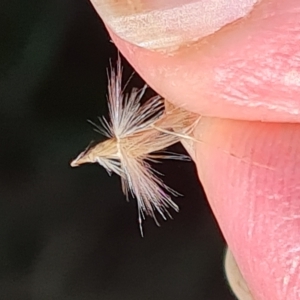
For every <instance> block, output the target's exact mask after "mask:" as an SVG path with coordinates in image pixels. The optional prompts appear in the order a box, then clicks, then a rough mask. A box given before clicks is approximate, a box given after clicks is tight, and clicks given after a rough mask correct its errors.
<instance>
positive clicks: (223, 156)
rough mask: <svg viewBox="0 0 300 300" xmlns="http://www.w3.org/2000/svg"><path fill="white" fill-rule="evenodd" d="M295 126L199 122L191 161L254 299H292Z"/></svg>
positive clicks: (299, 248)
mask: <svg viewBox="0 0 300 300" xmlns="http://www.w3.org/2000/svg"><path fill="white" fill-rule="evenodd" d="M299 134H300V125H299V124H280V123H261V122H247V121H234V120H224V119H217V118H202V119H201V122H200V124H199V126H198V128H197V132H196V136H197V138H198V139H199V140H201V141H203V142H202V143H197V145H194V146H195V152H194V153H193V154H192V156H193V157H194V159H195V161H196V164H197V168H198V173H199V177H200V178H201V182H202V183H203V186H204V189H205V191H206V194H207V196H208V199H209V202H210V205H211V207H212V209H213V212H214V214H215V216H216V218H217V220H218V222H219V224H220V227H221V229H222V232H223V234H224V236H225V239H226V241H227V243H228V245H229V248H230V249H231V251H232V252H233V254H234V257H235V259H236V261H237V264H238V265H239V267H240V270H241V273H242V274H243V276H244V278H245V280H246V282H247V284H248V286H249V289H250V290H251V293H252V295H253V297H254V299H274V300H275V299H278V300H279V299H299V295H300V264H299V263H300V259H299V257H300V239H299V228H300V218H299V212H300V201H299V199H300V188H299V183H298V178H299V176H300V169H299V168H298V164H299V160H300V142H299V138H298V136H299Z"/></svg>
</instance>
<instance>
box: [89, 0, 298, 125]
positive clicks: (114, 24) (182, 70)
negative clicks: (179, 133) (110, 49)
mask: <svg viewBox="0 0 300 300" xmlns="http://www.w3.org/2000/svg"><path fill="white" fill-rule="evenodd" d="M226 2H227V4H228V5H227V9H216V12H215V13H217V14H218V17H219V18H221V17H222V15H226V14H228V11H231V10H232V9H233V8H232V7H235V5H237V4H236V1H230V2H228V1H226ZM253 2H254V1H250V0H249V1H238V3H246V4H247V3H248V4H247V5H246V7H245V8H244V9H242V8H240V7H239V5H237V7H239V8H240V9H241V13H240V15H239V16H240V18H237V19H236V20H235V22H233V23H230V24H228V25H227V26H223V27H222V26H221V24H223V23H222V22H221V21H220V23H218V26H217V25H216V26H211V27H210V29H205V30H204V29H203V24H204V23H205V21H206V22H210V19H211V16H210V15H208V16H207V19H204V21H203V20H202V21H201V22H200V21H199V22H198V21H197V20H198V19H197V16H198V17H199V18H200V19H201V18H202V17H200V16H203V15H205V13H207V12H206V11H205V10H204V9H203V7H201V5H200V3H212V2H211V1H191V3H188V1H175V2H174V3H176V5H177V6H176V7H170V6H168V5H167V4H164V5H165V8H164V9H161V7H164V6H163V4H162V5H161V6H160V4H158V3H161V2H158V1H155V2H154V3H155V4H151V3H152V2H151V1H137V0H135V1H130V3H127V2H115V4H114V5H113V4H112V3H114V1H108V0H102V1H100V0H94V1H93V3H94V6H95V8H96V10H97V11H98V13H99V14H100V15H101V16H102V17H103V18H104V20H107V26H108V28H109V30H110V32H111V36H112V38H113V40H114V41H115V43H116V45H117V46H118V48H119V49H120V50H121V52H122V53H123V54H124V55H125V57H126V58H127V59H128V60H129V61H130V62H131V64H132V65H133V66H134V67H135V68H136V70H137V71H138V72H139V73H140V75H141V76H142V77H143V78H144V79H145V81H146V82H147V83H149V84H150V86H152V87H153V88H154V89H155V90H156V91H157V92H158V93H160V94H161V95H162V96H164V97H165V98H166V99H169V100H170V101H172V102H173V103H175V104H177V105H180V106H185V107H186V108H187V109H189V110H192V111H194V112H197V113H199V114H204V115H207V116H217V117H223V118H233V119H249V120H265V121H281V122H299V120H300V118H299V112H300V110H299V109H300V108H299V107H300V97H299V94H300V52H299V46H298V45H299V43H300V34H299V33H300V18H299V14H298V11H299V1H298V0H287V1H281V0H262V1H257V2H255V3H256V4H255V5H254V3H253ZM163 3H165V2H163ZM184 3H188V4H186V6H183V4H184ZM213 3H215V5H216V6H217V7H218V3H221V4H222V5H223V4H224V3H223V1H214V2H213ZM221 4H220V5H221ZM134 5H135V6H134ZM182 7H184V8H186V9H181V10H180V9H179V8H182ZM243 14H246V15H243ZM166 15H168V16H169V15H171V16H172V18H171V19H172V20H173V21H172V22H171V25H170V26H171V27H170V28H169V27H168V28H167V29H165V28H163V27H161V25H160V24H161V21H162V20H161V19H163V18H164V17H165V18H166V19H164V22H165V23H166V24H169V19H168V18H167V17H166ZM191 15H195V17H193V18H192V17H191ZM213 16H214V15H213ZM233 16H235V17H237V16H238V14H237V13H233ZM243 16H244V17H243ZM214 17H216V16H214ZM235 17H232V16H231V17H228V18H225V19H224V20H225V21H224V20H223V21H224V22H225V23H226V22H228V21H229V20H231V21H233V20H234V19H235ZM203 22H204V23H203ZM156 25H157V27H156ZM166 26H167V25H166ZM219 27H220V29H218V28H219ZM120 28H123V29H122V30H123V31H120V30H121V29H120ZM159 30H161V32H162V34H163V35H164V38H162V37H160V38H159V48H160V51H157V50H156V51H153V49H151V50H150V49H149V47H150V48H151V47H152V46H151V45H152V41H153V39H155V36H156V35H157V31H159ZM214 30H217V31H216V32H214ZM140 32H142V33H141V34H140ZM209 32H212V33H213V32H214V34H211V35H209V36H206V37H203V36H204V35H205V34H206V33H209ZM129 33H132V35H131V36H129V35H128V34H129ZM118 35H120V36H121V37H122V38H120V37H119V36H118ZM197 35H198V36H197ZM173 36H176V39H175V40H173V41H172V43H171V44H170V42H169V39H170V38H171V39H172V37H173ZM128 40H129V41H130V42H128ZM155 43H156V46H155V47H158V46H157V42H155ZM141 46H142V47H143V48H142V47H141ZM152 48H153V47H152Z"/></svg>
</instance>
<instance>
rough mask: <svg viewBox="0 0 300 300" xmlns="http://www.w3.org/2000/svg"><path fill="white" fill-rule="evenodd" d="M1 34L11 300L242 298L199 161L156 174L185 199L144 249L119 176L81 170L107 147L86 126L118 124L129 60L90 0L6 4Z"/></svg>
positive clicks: (0, 292)
mask: <svg viewBox="0 0 300 300" xmlns="http://www.w3.org/2000/svg"><path fill="white" fill-rule="evenodd" d="M0 26H1V27H0V28H1V29H0V116H1V119H0V120H1V121H0V122H1V126H0V130H1V148H0V164H1V167H0V299H2V300H6V299H9V300H10V299H12V300H19V299H20V300H48V299H57V300H60V299H63V300H68V299H70V300H71V299H74V300H77V299H78V300H81V299H84V300H94V299H103V300H107V299H109V300H115V299H116V300H119V299H122V300H127V299H130V300H135V299H139V300H140V299H155V300H160V299H164V300H169V299H170V300H171V299H172V300H177V299H178V300H180V299H185V300H194V299H209V300H214V299H216V300H219V299H224V300H227V299H234V297H233V296H232V294H231V292H230V291H229V288H228V287H227V283H226V279H225V275H224V272H223V256H224V250H225V244H224V241H223V238H222V236H221V233H220V231H219V229H218V226H217V224H216V222H215V219H214V217H213V215H212V213H211V210H210V208H209V207H208V204H207V201H206V199H205V195H204V193H203V190H202V188H201V186H200V184H199V182H198V179H197V176H196V170H195V167H194V165H193V163H192V162H178V161H168V162H164V163H163V164H159V165H158V166H156V168H157V169H158V170H159V171H161V172H162V173H164V174H165V176H164V180H165V182H166V183H167V184H168V185H169V186H171V187H172V188H174V189H176V190H177V191H178V192H180V193H181V194H182V195H184V196H182V197H178V198H176V199H175V202H176V203H177V204H178V205H179V206H180V213H178V214H177V213H175V212H172V215H173V217H174V219H173V220H169V221H167V222H164V221H161V227H160V228H159V227H157V226H156V225H155V224H154V222H153V220H152V219H150V218H147V220H146V221H145V222H144V234H145V237H144V238H141V236H140V232H139V228H138V223H137V209H136V203H135V201H134V200H131V201H130V202H126V201H125V198H124V196H123V195H122V192H121V187H120V182H119V178H118V177H117V176H112V177H109V176H108V175H107V173H106V171H105V170H104V169H103V168H101V167H100V166H97V165H85V166H83V167H80V168H75V169H72V168H71V167H70V166H69V162H70V161H71V159H73V158H75V157H76V156H77V154H78V153H79V152H80V151H82V150H83V149H84V148H85V147H86V146H87V145H88V144H89V142H90V141H91V140H97V141H100V140H101V139H103V137H101V136H100V135H98V134H97V133H95V132H94V131H93V130H92V127H91V125H90V124H88V123H87V122H86V120H87V119H90V120H92V121H96V120H97V116H101V115H103V114H104V115H107V106H106V91H107V88H106V86H107V77H106V74H107V73H106V70H107V67H108V66H109V59H110V58H111V59H112V61H113V62H115V60H116V56H117V51H116V48H115V46H114V45H113V44H112V43H111V41H110V39H109V36H108V35H107V33H106V31H105V28H104V26H103V24H102V21H101V20H100V18H99V17H98V15H97V14H96V12H95V11H94V9H93V7H92V6H91V4H90V3H89V1H87V0H44V1H38V0H27V1H20V0H1V3H0ZM123 64H124V68H125V70H124V73H125V77H126V78H128V76H130V74H131V73H132V72H133V70H132V68H131V67H130V66H129V65H128V64H127V63H126V62H125V60H123ZM142 85H143V82H142V80H141V79H140V78H139V77H138V75H135V76H134V78H133V80H132V81H131V82H130V84H129V89H130V86H142ZM153 93H154V92H153V91H152V92H151V91H149V96H150V95H151V94H153ZM172 150H173V151H176V152H181V153H183V152H184V149H183V148H182V147H181V146H180V145H176V146H175V147H173V149H172Z"/></svg>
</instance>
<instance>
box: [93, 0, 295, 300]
mask: <svg viewBox="0 0 300 300" xmlns="http://www.w3.org/2000/svg"><path fill="white" fill-rule="evenodd" d="M105 2H107V3H109V2H110V1H105ZM133 2H135V1H133ZM137 2H140V1H137ZM120 5H122V4H120ZM123 5H129V4H128V3H127V4H123ZM94 6H95V8H96V10H97V11H98V13H99V14H100V15H101V12H102V10H101V5H100V4H99V3H94ZM106 13H107V11H106ZM299 13H300V2H299V1H298V0H287V1H282V0H262V1H260V2H259V3H258V4H257V5H255V6H254V8H253V10H252V11H251V13H249V14H248V15H246V16H244V17H243V18H241V19H238V20H236V21H234V22H233V23H230V24H228V25H226V26H224V27H222V28H221V29H220V30H218V31H216V32H215V33H213V34H211V35H209V36H207V37H204V38H203V37H202V38H201V39H199V40H197V41H196V40H195V39H194V40H193V41H190V43H188V42H187V41H184V43H182V44H179V45H177V47H169V46H167V45H168V43H166V44H165V45H166V47H164V44H163V43H162V44H161V48H160V49H159V50H157V49H156V50H153V49H146V48H141V47H139V46H137V45H134V41H133V40H131V42H130V43H129V42H127V41H126V40H124V39H121V38H120V37H118V35H117V34H116V33H115V31H114V28H113V27H112V26H109V25H108V26H107V27H108V30H109V32H110V34H111V37H112V39H113V41H114V42H115V44H116V46H117V47H118V48H119V49H120V51H121V52H122V54H123V55H124V56H125V57H126V58H127V59H128V60H129V62H130V63H131V64H132V65H133V66H134V68H135V69H136V70H137V72H138V73H139V74H140V75H141V76H142V77H143V78H144V79H145V81H146V82H147V83H148V84H149V85H150V86H151V87H153V88H154V89H155V90H156V91H157V92H158V93H159V94H161V95H162V96H164V97H166V98H167V99H168V100H169V101H171V102H173V103H174V104H175V105H178V106H183V107H184V108H186V109H188V110H191V111H193V112H196V113H198V114H201V115H203V117H202V118H201V122H200V123H199V125H198V127H197V129H196V137H197V138H199V139H200V140H201V141H203V142H202V143H194V144H189V145H188V150H189V152H190V153H191V155H192V157H193V159H194V161H195V163H196V165H197V169H198V174H199V178H200V180H201V182H202V184H203V186H204V188H205V191H206V194H207V196H208V200H209V202H210V205H211V207H212V209H213V212H214V214H215V216H216V218H217V220H218V223H219V225H220V227H221V230H222V232H223V234H224V237H225V239H226V241H227V243H228V246H229V248H230V249H231V251H232V254H233V255H234V257H235V260H236V262H237V264H238V266H239V269H240V271H241V273H242V275H243V277H244V278H245V280H246V282H247V285H248V287H249V290H250V291H251V294H252V296H253V298H254V299H258V300H261V299H273V300H277V299H278V300H282V299H288V300H290V299H291V300H293V299H300V217H299V216H300V168H299V163H300V139H299V134H300V124H298V123H299V121H300V116H299V114H300V75H299V74H300V18H299ZM133 29H134V27H133ZM136 30H137V31H138V26H136ZM188 30H190V31H193V30H194V31H195V32H196V31H197V26H194V27H193V26H191V28H189V29H188ZM149 35H150V36H151V34H149ZM194 35H195V34H193V36H194ZM166 38H167V37H166ZM145 42H146V41H145ZM145 44H147V43H145ZM262 121H264V122H262Z"/></svg>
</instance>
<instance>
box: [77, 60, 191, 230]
mask: <svg viewBox="0 0 300 300" xmlns="http://www.w3.org/2000/svg"><path fill="white" fill-rule="evenodd" d="M145 90H146V86H145V87H143V88H142V89H133V90H132V91H131V92H130V93H129V94H126V93H124V90H123V88H122V68H121V62H120V59H119V60H118V62H117V69H116V71H115V70H114V69H113V68H112V70H111V77H110V78H109V84H108V108H109V117H110V119H109V120H107V119H105V118H99V120H100V124H101V125H100V126H99V125H96V124H94V126H95V128H96V130H97V131H98V132H100V133H102V134H103V135H105V136H106V137H107V138H108V139H107V140H105V141H104V142H101V143H98V144H97V145H95V146H93V147H88V148H87V149H86V150H85V151H83V152H82V153H81V154H79V156H78V157H77V158H76V159H74V160H73V161H72V162H71V166H73V167H75V166H79V165H81V164H84V163H98V164H100V165H101V166H103V167H104V168H105V169H106V170H107V171H108V173H109V174H111V173H116V174H118V175H119V176H120V177H121V182H122V190H123V192H124V194H125V195H126V198H127V199H128V197H129V195H131V196H132V197H134V198H135V199H136V200H137V206H138V220H139V224H140V229H141V233H142V221H143V220H144V219H145V216H146V215H148V216H151V217H153V218H154V220H155V222H156V223H157V224H158V225H159V223H158V221H157V219H156V217H155V212H158V213H159V214H160V215H161V216H162V218H163V219H166V218H167V216H169V217H171V216H170V213H169V212H168V209H169V208H172V209H174V210H175V211H178V210H179V209H178V206H177V205H176V204H175V203H174V202H173V201H172V199H171V196H172V195H173V196H177V195H179V194H178V193H177V192H175V191H174V190H173V189H171V188H170V187H168V186H166V185H165V184H164V183H163V181H162V179H161V178H160V177H159V175H160V174H159V173H158V172H157V171H155V170H154V169H153V168H152V167H151V165H150V163H151V162H157V161H158V160H160V159H177V160H187V159H188V157H187V156H186V155H182V154H175V153H168V152H166V151H164V149H166V148H167V147H169V146H171V145H173V144H175V143H177V142H179V141H180V139H182V137H188V136H189V133H190V131H191V128H192V126H193V124H194V123H195V121H196V120H197V116H195V115H194V114H191V113H188V112H186V111H185V110H183V109H179V108H175V107H172V108H171V109H170V107H169V109H168V111H166V110H165V105H169V106H170V104H167V103H166V102H165V101H164V100H163V99H162V98H161V97H160V96H155V97H152V98H151V99H149V100H148V101H146V102H145V103H144V104H142V103H141V100H142V97H143V96H144V93H145Z"/></svg>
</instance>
